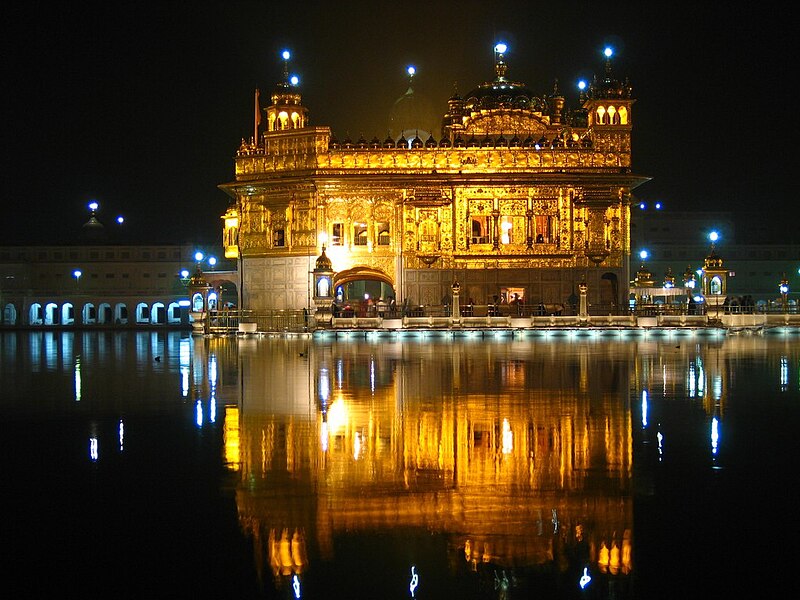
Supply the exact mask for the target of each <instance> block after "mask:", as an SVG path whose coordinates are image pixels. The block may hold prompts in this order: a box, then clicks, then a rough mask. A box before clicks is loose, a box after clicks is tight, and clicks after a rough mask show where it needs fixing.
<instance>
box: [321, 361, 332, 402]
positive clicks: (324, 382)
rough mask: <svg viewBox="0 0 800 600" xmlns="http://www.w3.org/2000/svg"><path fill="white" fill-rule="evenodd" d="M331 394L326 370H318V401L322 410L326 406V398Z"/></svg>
mask: <svg viewBox="0 0 800 600" xmlns="http://www.w3.org/2000/svg"><path fill="white" fill-rule="evenodd" d="M330 393H331V385H330V380H329V379H328V369H326V368H324V367H323V368H322V369H320V370H319V399H320V403H321V404H322V407H323V409H324V408H325V407H326V406H327V405H328V397H329V396H330Z"/></svg>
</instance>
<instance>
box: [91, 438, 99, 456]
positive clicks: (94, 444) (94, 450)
mask: <svg viewBox="0 0 800 600" xmlns="http://www.w3.org/2000/svg"><path fill="white" fill-rule="evenodd" d="M99 456H100V448H99V442H98V441H97V438H96V437H94V436H92V437H90V438H89V458H90V459H92V462H97V459H98V458H99Z"/></svg>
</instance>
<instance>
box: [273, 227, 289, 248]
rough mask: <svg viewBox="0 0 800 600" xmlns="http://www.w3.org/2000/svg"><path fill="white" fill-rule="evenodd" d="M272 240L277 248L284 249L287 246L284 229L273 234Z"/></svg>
mask: <svg viewBox="0 0 800 600" xmlns="http://www.w3.org/2000/svg"><path fill="white" fill-rule="evenodd" d="M272 240H273V243H274V245H275V247H276V248H282V247H283V246H284V245H286V239H285V237H284V231H283V229H276V230H275V231H273V232H272Z"/></svg>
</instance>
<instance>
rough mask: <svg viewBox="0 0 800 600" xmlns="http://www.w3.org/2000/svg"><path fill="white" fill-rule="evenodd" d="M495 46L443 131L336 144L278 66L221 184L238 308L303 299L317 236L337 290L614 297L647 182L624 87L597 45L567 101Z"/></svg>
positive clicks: (449, 110)
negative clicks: (230, 175) (597, 67)
mask: <svg viewBox="0 0 800 600" xmlns="http://www.w3.org/2000/svg"><path fill="white" fill-rule="evenodd" d="M495 57H496V60H495V77H494V79H492V80H490V81H487V82H484V83H482V84H480V85H478V86H477V87H476V88H475V89H473V90H472V91H470V92H469V93H467V94H465V95H463V96H461V95H460V94H458V93H456V94H454V95H453V96H452V97H451V98H450V99H449V100H448V101H447V105H446V106H445V107H443V111H444V113H443V117H442V127H441V132H440V135H439V139H436V138H434V136H433V135H429V136H428V138H427V139H421V138H419V137H416V136H415V137H414V138H413V139H406V137H404V136H403V135H402V134H401V135H400V137H399V138H398V139H393V138H391V137H387V139H385V140H380V139H378V138H377V137H376V138H373V139H372V140H367V139H365V138H363V137H362V138H361V139H359V140H357V141H353V140H350V139H345V140H338V139H337V138H336V137H335V136H333V135H332V133H331V129H330V128H329V127H322V126H310V125H309V124H308V111H307V109H306V108H305V107H304V106H303V104H302V99H301V95H300V92H299V90H298V89H297V88H296V87H295V86H293V85H292V84H291V83H290V81H289V78H288V76H286V77H285V80H284V81H283V82H281V83H280V84H279V85H278V86H277V88H276V90H275V91H274V92H273V94H272V95H271V102H270V104H269V106H267V107H266V108H262V107H261V106H260V105H259V100H258V95H257V96H256V113H257V115H258V118H257V120H256V126H255V130H254V137H253V138H251V139H250V140H249V141H245V140H243V141H242V144H241V146H240V148H239V150H238V152H237V154H236V158H235V180H234V181H232V182H230V183H226V184H223V185H221V186H220V187H221V189H223V190H224V191H225V192H226V193H227V194H228V195H229V196H230V198H231V204H230V207H229V209H228V211H227V213H226V214H225V215H224V217H223V219H224V222H225V227H224V244H225V246H226V256H228V257H230V258H238V260H239V268H240V277H241V296H242V304H241V305H242V307H243V308H246V309H255V310H258V309H283V308H286V309H289V308H295V309H296V308H302V307H310V306H312V304H313V303H312V298H311V296H312V294H311V286H310V281H309V278H310V271H312V270H313V268H314V260H315V259H316V257H317V256H319V255H320V253H321V251H322V248H323V246H324V247H325V249H326V253H327V256H328V257H329V258H330V259H331V261H332V264H333V269H334V271H335V276H334V288H335V289H339V288H341V286H342V285H343V284H345V283H348V282H351V281H355V280H359V279H363V280H378V281H382V282H383V283H384V284H388V285H390V286H391V287H392V289H393V293H394V295H395V297H396V300H397V303H398V304H400V303H401V302H403V301H406V302H408V303H411V304H421V305H431V304H440V303H442V302H443V299H446V298H447V296H448V294H449V290H450V289H451V286H452V284H453V282H454V281H458V282H459V284H460V286H461V294H462V296H464V298H465V299H466V298H471V299H474V302H475V303H478V304H480V303H483V302H488V301H489V300H490V299H492V298H493V297H494V296H498V297H500V298H508V297H509V296H510V294H511V291H512V290H513V291H514V293H518V294H519V295H520V297H521V298H522V299H523V301H524V302H525V304H528V305H533V304H537V303H540V302H543V303H559V302H565V301H566V300H567V298H568V297H569V296H570V295H571V294H574V293H575V291H576V289H577V286H578V284H579V283H580V282H586V283H587V284H588V290H589V291H588V293H589V303H590V306H592V307H594V310H602V311H603V312H604V313H605V314H608V313H610V312H614V311H615V310H616V309H617V308H618V307H623V308H624V307H625V306H626V303H627V295H628V282H629V280H630V266H629V263H630V206H631V202H632V200H633V190H634V188H636V187H637V186H638V185H640V184H642V183H644V182H645V181H647V179H648V178H647V177H643V176H640V175H636V174H634V173H633V171H632V168H631V129H632V125H633V114H632V106H633V104H634V100H633V98H632V96H631V88H630V86H629V85H628V83H627V82H620V81H618V80H617V79H615V77H614V76H613V74H612V68H611V61H610V57H608V58H607V60H606V64H605V72H604V75H603V76H602V77H599V78H598V77H595V79H594V81H593V82H592V83H591V85H589V86H588V88H586V91H585V92H581V95H580V98H579V100H578V105H577V106H576V107H575V108H572V109H569V108H567V107H566V99H565V97H564V96H562V95H561V92H560V90H559V88H558V85H557V84H556V85H555V86H554V87H553V90H552V91H551V93H549V94H545V95H541V96H537V95H535V94H534V93H533V92H531V91H530V90H529V89H528V87H527V86H526V85H525V84H523V83H519V82H516V81H513V80H511V79H509V78H508V76H507V74H508V65H507V64H506V62H505V57H504V54H503V53H502V52H499V51H498V50H497V49H496V50H495ZM287 72H288V69H287V70H286V71H285V75H287ZM260 123H264V127H263V128H262V127H261V125H260ZM403 131H409V127H404V128H403Z"/></svg>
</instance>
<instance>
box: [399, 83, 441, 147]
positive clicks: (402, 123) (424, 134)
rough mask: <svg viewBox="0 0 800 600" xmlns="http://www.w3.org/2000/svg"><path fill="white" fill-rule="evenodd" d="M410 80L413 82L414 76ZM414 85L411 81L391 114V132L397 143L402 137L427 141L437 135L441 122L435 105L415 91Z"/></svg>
mask: <svg viewBox="0 0 800 600" xmlns="http://www.w3.org/2000/svg"><path fill="white" fill-rule="evenodd" d="M410 79H411V80H413V75H412V76H410ZM412 84H413V81H409V84H408V89H407V90H406V92H405V94H403V95H402V96H400V97H399V98H398V99H397V100H395V102H394V104H393V105H392V109H391V111H390V113H389V132H390V135H391V136H392V137H393V138H394V139H395V141H397V140H399V139H400V138H401V137H404V138H405V139H406V140H413V139H414V138H419V139H421V140H427V139H428V138H429V137H430V136H432V135H433V134H434V133H436V129H437V124H438V123H439V122H440V120H441V115H437V113H436V111H435V110H434V109H433V104H432V103H431V102H430V101H429V100H428V98H427V97H425V96H424V95H423V94H420V93H419V92H417V91H416V90H414V86H413V85H412Z"/></svg>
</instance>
